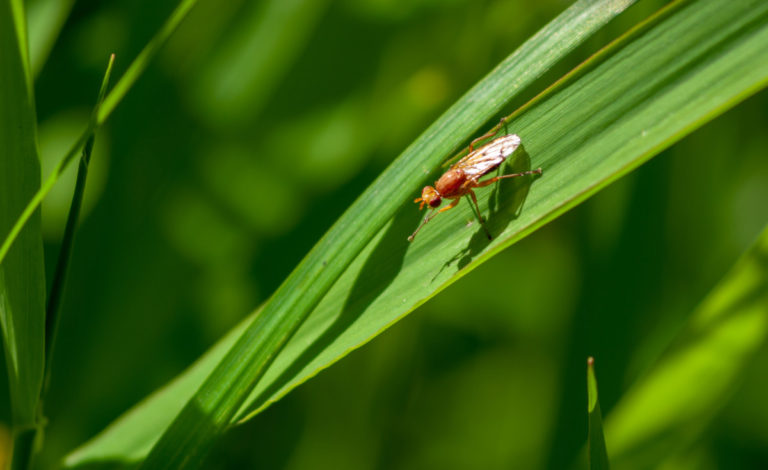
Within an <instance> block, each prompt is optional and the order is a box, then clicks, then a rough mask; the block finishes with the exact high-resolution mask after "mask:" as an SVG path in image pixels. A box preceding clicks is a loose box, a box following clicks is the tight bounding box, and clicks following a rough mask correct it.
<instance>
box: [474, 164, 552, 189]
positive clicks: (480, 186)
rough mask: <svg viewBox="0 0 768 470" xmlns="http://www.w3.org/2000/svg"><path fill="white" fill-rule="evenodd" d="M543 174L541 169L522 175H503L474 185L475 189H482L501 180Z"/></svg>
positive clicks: (525, 172)
mask: <svg viewBox="0 0 768 470" xmlns="http://www.w3.org/2000/svg"><path fill="white" fill-rule="evenodd" d="M540 174H541V168H536V169H535V170H529V171H524V172H522V173H512V174H509V175H501V176H495V177H493V178H491V179H488V180H485V181H479V182H477V183H475V184H473V185H472V187H473V188H482V187H483V186H488V185H489V184H493V183H495V182H497V181H499V180H503V179H504V178H516V177H518V176H526V175H540Z"/></svg>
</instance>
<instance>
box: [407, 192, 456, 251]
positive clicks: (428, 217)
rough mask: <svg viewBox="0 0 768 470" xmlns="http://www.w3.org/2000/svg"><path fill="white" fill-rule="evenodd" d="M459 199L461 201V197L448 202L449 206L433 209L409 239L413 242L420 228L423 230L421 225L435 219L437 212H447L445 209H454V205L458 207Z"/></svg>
mask: <svg viewBox="0 0 768 470" xmlns="http://www.w3.org/2000/svg"><path fill="white" fill-rule="evenodd" d="M459 201H461V198H456V199H454V200H453V201H451V203H450V204H448V205H447V206H445V207H443V208H441V209H440V210H438V211H434V210H433V211H432V212H431V213H430V214H429V215H427V216H426V217H424V220H423V221H422V222H421V225H419V227H418V228H417V229H416V230H415V231H414V232H413V233H412V234H411V236H410V237H408V241H409V242H412V241H413V239H414V238H415V237H416V234H417V233H419V230H421V227H423V226H425V225H427V222H429V221H430V220H432V219H434V218H435V216H436V215H437V214H439V213H441V212H445V211H447V210H450V209H453V208H454V207H456V204H458V203H459Z"/></svg>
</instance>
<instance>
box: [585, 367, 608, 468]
mask: <svg viewBox="0 0 768 470" xmlns="http://www.w3.org/2000/svg"><path fill="white" fill-rule="evenodd" d="M587 413H588V415H589V441H588V444H587V447H588V453H589V468H590V470H608V469H609V468H611V466H610V465H609V464H608V452H607V451H606V450H605V436H603V417H602V415H601V414H600V401H599V400H598V397H597V379H596V378H595V358H593V357H590V358H589V359H587Z"/></svg>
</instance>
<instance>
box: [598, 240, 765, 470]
mask: <svg viewBox="0 0 768 470" xmlns="http://www.w3.org/2000/svg"><path fill="white" fill-rule="evenodd" d="M766 342H768V228H766V229H764V230H763V233H762V234H761V235H760V238H759V239H758V241H757V243H756V244H755V245H754V246H753V247H752V248H751V249H750V250H749V251H748V252H747V253H746V254H745V255H744V256H743V257H742V258H741V259H740V260H739V261H738V262H737V263H736V265H735V266H734V267H733V269H732V270H731V271H730V272H729V273H728V274H727V275H726V277H725V278H724V279H723V280H722V281H721V282H720V283H719V284H718V285H717V286H716V287H715V288H714V289H713V290H712V292H711V293H710V294H709V295H708V296H707V298H706V299H705V300H704V301H703V303H702V304H701V305H700V306H699V307H698V308H697V309H696V311H695V312H694V313H693V315H692V316H691V319H690V320H689V322H688V324H687V326H686V328H685V330H684V331H683V333H682V334H681V335H680V336H679V337H678V338H677V340H676V341H675V343H674V345H673V346H672V347H671V348H670V349H669V351H667V352H666V353H665V354H664V355H663V356H662V357H661V358H660V359H659V361H658V364H657V365H656V367H655V368H654V369H653V370H651V371H650V372H649V374H648V375H647V376H646V377H645V378H643V379H641V380H640V381H639V382H638V383H637V385H635V386H634V387H633V388H632V389H630V390H629V392H628V393H627V394H626V395H625V396H624V398H622V400H621V401H620V402H619V403H618V404H617V405H616V407H615V408H614V409H613V411H612V412H611V414H610V415H609V416H608V418H607V419H606V430H607V433H606V435H607V436H608V444H609V445H610V448H611V455H612V456H613V463H614V464H615V465H616V466H617V467H620V468H622V469H635V468H636V469H640V468H648V466H649V465H650V466H655V465H657V464H659V463H660V462H662V461H663V460H664V459H665V458H666V457H669V456H671V455H674V454H675V453H676V452H678V451H680V450H685V449H686V446H689V445H691V444H692V443H693V442H695V440H696V439H697V438H698V437H699V436H700V435H701V434H702V433H703V432H704V430H705V429H706V425H707V424H708V423H709V422H710V421H711V420H712V418H714V417H715V416H716V415H717V414H718V412H719V411H720V410H721V409H722V407H723V406H724V404H725V401H726V399H727V398H728V397H729V396H730V395H731V393H732V392H733V391H734V389H735V387H736V386H737V385H738V383H739V380H738V377H739V376H740V374H741V373H742V372H743V371H744V370H745V368H746V366H747V365H748V364H749V362H750V361H751V360H753V359H754V358H755V357H756V355H757V353H758V351H760V349H761V348H763V347H765V345H766Z"/></svg>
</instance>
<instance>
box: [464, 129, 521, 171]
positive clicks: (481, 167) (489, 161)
mask: <svg viewBox="0 0 768 470" xmlns="http://www.w3.org/2000/svg"><path fill="white" fill-rule="evenodd" d="M519 146H520V137H518V136H517V135H516V134H509V135H505V136H502V137H499V138H498V139H494V140H492V141H491V142H489V143H487V144H485V145H483V146H482V147H480V148H479V149H476V150H475V151H473V152H472V153H470V154H469V155H467V156H466V157H464V158H462V159H461V160H459V161H458V162H456V164H455V165H453V166H452V167H451V169H452V170H462V171H464V174H465V175H467V177H469V178H473V179H477V178H479V177H481V176H483V175H484V174H486V173H488V172H489V171H491V170H493V169H494V168H496V167H497V166H499V165H501V163H502V162H503V161H504V160H506V159H507V157H508V156H510V155H512V152H514V151H515V150H517V147H519Z"/></svg>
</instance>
